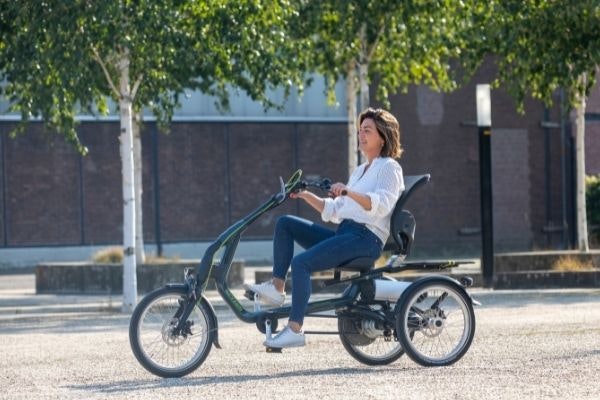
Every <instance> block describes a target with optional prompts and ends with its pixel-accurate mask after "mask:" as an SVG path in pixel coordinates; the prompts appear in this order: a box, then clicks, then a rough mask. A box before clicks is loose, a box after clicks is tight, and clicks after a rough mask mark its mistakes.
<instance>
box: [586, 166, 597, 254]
mask: <svg viewBox="0 0 600 400" xmlns="http://www.w3.org/2000/svg"><path fill="white" fill-rule="evenodd" d="M585 202H586V209H587V210H586V211H587V220H588V234H589V238H590V242H591V243H595V244H600V175H591V176H586V178H585Z"/></svg>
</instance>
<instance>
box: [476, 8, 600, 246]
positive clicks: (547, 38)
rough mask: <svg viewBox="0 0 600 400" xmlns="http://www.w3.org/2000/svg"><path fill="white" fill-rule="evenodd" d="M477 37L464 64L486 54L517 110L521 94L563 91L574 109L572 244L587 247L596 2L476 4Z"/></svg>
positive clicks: (599, 31) (599, 60)
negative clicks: (588, 118)
mask: <svg viewBox="0 0 600 400" xmlns="http://www.w3.org/2000/svg"><path fill="white" fill-rule="evenodd" d="M478 11H479V12H478V14H477V18H478V23H477V24H476V25H475V27H476V29H477V31H471V32H469V33H468V34H469V36H471V37H475V38H477V39H476V40H477V43H476V44H473V45H472V46H471V47H470V49H471V51H470V52H469V53H468V54H467V56H466V57H465V60H466V61H468V62H467V63H465V65H467V66H468V68H469V69H471V70H472V69H473V68H474V67H476V66H477V65H478V64H479V63H480V62H481V60H482V59H483V58H484V57H485V56H486V55H493V57H494V58H495V59H496V61H497V64H498V76H497V79H496V81H495V85H496V86H499V85H501V84H502V85H504V86H505V87H506V88H507V90H508V91H509V92H510V93H511V94H512V95H513V96H514V97H515V98H516V99H517V103H518V108H519V110H520V111H521V112H523V99H524V98H525V96H526V95H531V96H533V97H534V98H537V99H540V100H542V101H544V102H545V103H546V104H548V105H550V104H552V96H553V94H555V93H556V91H557V90H559V89H562V90H564V91H565V93H566V98H567V101H568V104H569V105H570V106H572V107H575V108H576V109H577V112H576V115H577V117H576V120H577V122H576V125H577V128H576V139H575V142H576V159H577V168H576V169H577V184H576V185H577V228H578V248H579V249H580V250H583V251H587V250H589V244H588V235H587V220H586V205H585V157H584V149H585V140H584V136H585V132H584V126H585V121H584V113H585V102H586V97H587V95H588V94H589V91H590V89H591V87H592V86H593V84H594V81H595V74H596V67H597V65H598V64H600V3H599V2H598V1H597V0H501V1H491V2H489V3H488V5H487V6H481V7H480V8H479V9H478Z"/></svg>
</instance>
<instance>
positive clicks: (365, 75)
mask: <svg viewBox="0 0 600 400" xmlns="http://www.w3.org/2000/svg"><path fill="white" fill-rule="evenodd" d="M358 79H359V82H360V103H359V104H360V108H359V109H360V111H361V112H363V111H364V110H365V109H366V108H367V107H369V102H370V99H369V49H368V43H367V25H366V24H363V25H362V27H361V29H360V57H359V63H358Z"/></svg>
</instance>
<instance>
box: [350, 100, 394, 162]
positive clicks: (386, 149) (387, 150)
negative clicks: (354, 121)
mask: <svg viewBox="0 0 600 400" xmlns="http://www.w3.org/2000/svg"><path fill="white" fill-rule="evenodd" d="M367 118H370V119H372V120H373V122H374V123H375V127H376V128H377V133H379V136H381V138H382V139H383V142H384V143H383V148H382V149H381V156H382V157H392V158H400V156H401V155H402V152H403V151H404V150H403V149H402V145H401V144H400V124H399V123H398V120H397V119H396V117H394V116H393V115H392V114H391V113H390V112H389V111H386V110H384V109H382V108H377V109H375V108H371V107H369V108H367V109H366V110H364V111H363V112H361V113H360V115H359V117H358V124H359V126H360V125H362V123H363V121H364V120H365V119H367Z"/></svg>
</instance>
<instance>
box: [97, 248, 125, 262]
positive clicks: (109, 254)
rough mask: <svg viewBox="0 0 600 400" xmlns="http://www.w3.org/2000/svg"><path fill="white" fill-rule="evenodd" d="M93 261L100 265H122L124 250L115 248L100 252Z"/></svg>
mask: <svg viewBox="0 0 600 400" xmlns="http://www.w3.org/2000/svg"><path fill="white" fill-rule="evenodd" d="M92 261H93V262H95V263H98V264H122V263H123V248H122V247H119V246H115V247H107V248H106V249H102V250H98V251H97V252H95V253H94V255H93V256H92Z"/></svg>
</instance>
